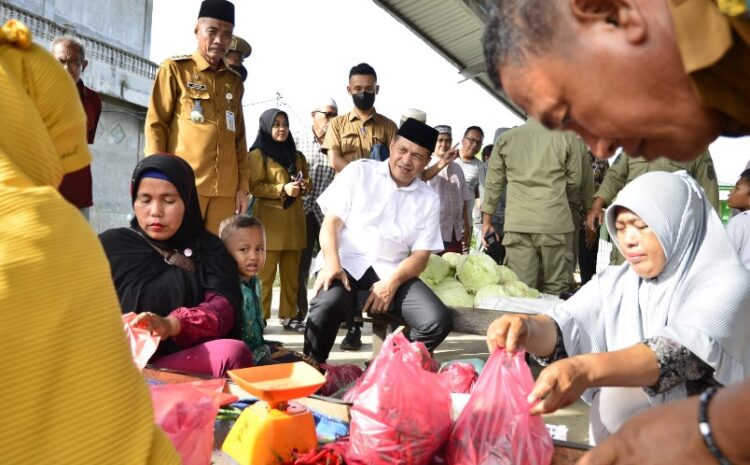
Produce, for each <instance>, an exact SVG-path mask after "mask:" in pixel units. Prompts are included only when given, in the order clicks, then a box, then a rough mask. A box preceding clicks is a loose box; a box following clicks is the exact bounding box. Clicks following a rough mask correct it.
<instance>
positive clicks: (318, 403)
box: [143, 309, 589, 465]
mask: <svg viewBox="0 0 750 465" xmlns="http://www.w3.org/2000/svg"><path fill="white" fill-rule="evenodd" d="M471 310H472V311H474V309H471ZM491 312H493V315H495V318H496V317H497V316H496V315H497V313H498V311H497V310H491ZM493 319H494V318H493ZM470 320H472V319H470ZM143 376H144V378H146V379H147V380H152V381H154V382H157V383H188V382H192V381H198V380H205V379H211V377H209V376H201V375H194V374H188V373H183V372H179V371H173V370H166V369H160V368H153V367H149V366H147V367H146V368H144V369H143ZM225 390H226V392H229V393H231V394H234V395H236V396H238V397H240V398H245V397H251V396H250V395H249V394H247V393H246V392H245V391H243V390H242V388H240V387H239V386H237V385H236V384H234V383H233V382H232V381H231V380H227V387H226V389H225ZM296 401H297V402H299V403H301V404H303V405H305V406H307V407H308V408H310V409H312V410H315V411H317V412H320V413H322V414H324V415H327V416H329V417H333V418H338V419H340V420H343V421H345V422H349V420H350V417H349V408H350V407H351V404H348V403H346V402H343V401H340V400H338V399H332V398H327V397H322V396H316V395H313V396H310V397H306V398H304V399H297V400H296ZM588 449H589V447H588V446H586V445H583V444H576V443H571V442H565V441H555V451H554V455H553V456H552V464H551V465H575V463H576V462H577V461H578V459H579V458H581V456H583V454H584V452H585V451H586V450H588Z"/></svg>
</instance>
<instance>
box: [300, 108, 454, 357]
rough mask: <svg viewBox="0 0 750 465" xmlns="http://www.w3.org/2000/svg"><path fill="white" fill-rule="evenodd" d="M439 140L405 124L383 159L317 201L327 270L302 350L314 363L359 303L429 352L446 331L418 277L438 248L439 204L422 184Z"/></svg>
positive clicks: (358, 169)
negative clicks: (392, 319) (398, 322)
mask: <svg viewBox="0 0 750 465" xmlns="http://www.w3.org/2000/svg"><path fill="white" fill-rule="evenodd" d="M436 141H437V131H436V130H435V129H433V128H431V127H429V126H427V125H426V124H424V123H421V122H419V121H417V120H415V119H413V118H409V119H407V120H406V122H404V124H403V125H402V126H401V128H400V129H399V130H398V132H397V135H396V137H395V138H394V140H393V142H392V143H391V146H390V157H389V158H388V159H387V160H385V161H382V162H377V161H372V160H366V159H364V160H358V161H355V162H352V163H350V164H349V165H347V167H346V168H344V169H343V170H342V171H341V173H339V175H338V176H337V177H336V178H335V179H334V181H333V183H331V185H330V186H329V188H328V189H327V190H326V191H325V192H323V194H322V195H321V196H320V197H319V198H318V204H320V206H321V208H322V209H323V213H324V214H325V218H324V220H323V225H322V227H321V231H320V247H321V254H322V258H323V262H324V264H323V267H322V269H321V270H320V272H319V273H318V278H317V280H316V282H315V287H314V289H313V292H314V293H316V294H317V295H316V297H315V298H314V299H313V300H312V301H311V302H310V313H309V315H308V319H307V327H306V331H305V349H304V351H305V354H307V355H309V356H311V357H313V358H314V359H315V360H317V361H318V362H320V363H323V362H325V361H326V360H327V359H328V354H329V353H330V351H331V348H332V347H333V344H334V341H335V339H336V333H337V332H338V327H339V324H341V323H342V322H343V321H346V320H347V318H348V317H349V316H350V313H351V312H352V311H353V309H354V308H356V306H357V305H356V304H357V302H358V301H364V306H363V308H362V310H363V311H365V312H369V313H370V314H378V313H392V314H394V315H395V316H400V317H402V318H403V319H404V320H405V321H406V323H407V324H408V325H409V327H410V328H411V332H410V333H409V338H410V339H411V340H417V341H421V342H423V343H424V344H425V345H426V346H427V348H428V349H430V350H432V349H434V348H435V347H437V346H438V345H439V344H440V343H441V342H442V341H443V339H445V337H446V336H447V335H448V333H449V332H450V330H451V327H452V320H451V317H450V314H449V313H448V309H447V308H446V307H445V305H444V304H443V303H442V302H440V300H439V299H438V298H437V296H435V294H434V293H433V292H432V291H431V290H430V289H429V288H428V287H427V285H426V284H424V283H423V282H422V281H420V280H419V278H418V276H419V274H420V273H421V272H422V271H423V270H424V269H425V267H426V266H427V260H428V259H429V256H430V253H432V252H439V251H440V250H442V248H443V241H442V236H441V234H440V200H439V198H438V195H437V194H436V193H435V191H434V190H432V189H431V188H430V187H429V186H427V184H425V183H424V182H423V181H422V180H421V179H420V176H421V175H422V172H423V171H424V169H425V167H426V166H427V163H428V162H429V160H430V155H431V153H432V151H433V149H434V148H435V143H436ZM321 290H322V291H321ZM368 292H369V294H368ZM365 296H366V297H365Z"/></svg>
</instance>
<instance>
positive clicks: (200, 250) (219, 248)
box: [99, 154, 242, 355]
mask: <svg viewBox="0 0 750 465" xmlns="http://www.w3.org/2000/svg"><path fill="white" fill-rule="evenodd" d="M153 170H156V171H158V172H159V173H161V174H163V175H164V176H165V177H167V178H169V181H170V182H171V183H172V184H173V185H174V186H175V188H176V189H177V192H178V193H179V194H180V197H181V198H182V201H183V202H184V204H185V214H184V216H183V219H182V224H181V225H180V228H179V229H178V230H177V232H176V233H175V234H174V235H173V236H172V237H170V238H169V239H167V240H164V241H155V240H153V239H151V238H149V237H148V235H147V234H146V233H145V232H144V231H143V230H142V229H141V227H140V225H139V224H138V220H137V218H135V217H134V218H133V219H132V221H131V222H130V225H131V227H130V228H117V229H110V230H108V231H105V232H104V233H102V234H101V235H100V236H99V238H100V240H101V242H102V245H103V246H104V251H105V253H106V254H107V258H108V259H109V263H110V268H111V271H112V279H113V281H114V284H115V288H116V289H117V296H118V297H119V299H120V307H121V309H122V312H123V313H127V312H144V311H148V312H153V313H156V314H157V315H160V316H164V317H166V316H168V315H169V313H170V312H171V311H172V310H174V309H176V308H179V307H195V306H197V305H198V304H200V303H201V302H203V301H204V296H205V293H206V292H207V291H208V292H213V293H216V294H219V295H221V296H223V297H224V298H226V299H227V300H228V301H229V302H230V303H231V304H232V306H233V307H234V309H235V325H234V328H231V329H230V331H229V334H228V335H229V336H230V337H235V336H236V335H238V330H237V328H239V323H240V321H239V319H238V316H239V311H240V309H241V306H242V293H241V290H240V287H239V280H238V278H237V264H236V262H235V261H234V259H233V258H232V256H231V255H230V254H229V252H227V250H226V248H225V247H224V243H223V242H222V241H221V240H220V239H219V238H218V237H216V236H214V235H213V234H211V233H210V232H208V231H206V229H205V227H204V226H203V218H202V217H201V212H200V205H199V204H198V194H197V192H196V187H195V174H194V173H193V169H192V168H191V167H190V165H188V164H187V162H185V160H183V159H182V158H179V157H177V156H175V155H169V154H156V155H151V156H148V157H146V158H144V159H143V160H141V161H140V162H139V163H138V164H137V165H136V167H135V170H134V171H133V176H132V178H131V184H130V196H131V199H132V201H133V203H135V198H136V196H137V194H138V186H139V185H140V182H141V179H142V178H143V174H144V173H146V172H147V171H153ZM147 241H148V242H147ZM149 242H150V243H151V244H153V245H155V246H157V247H159V248H161V249H164V250H177V251H179V252H181V253H183V254H185V255H190V259H191V260H193V262H194V263H195V266H196V271H195V273H191V272H189V271H185V270H183V269H181V268H178V267H176V266H173V265H170V264H168V263H167V262H166V261H165V260H164V258H163V256H162V255H160V254H159V253H158V252H157V251H155V250H154V249H153V247H152V246H151V245H149ZM187 249H189V251H188V250H187ZM176 350H177V347H176V346H174V344H173V343H172V342H171V339H170V340H167V341H162V343H161V344H159V350H158V351H157V355H166V353H169V352H174V351H176Z"/></svg>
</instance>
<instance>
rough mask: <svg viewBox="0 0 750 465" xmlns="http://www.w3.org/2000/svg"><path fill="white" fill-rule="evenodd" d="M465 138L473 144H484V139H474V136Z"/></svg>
mask: <svg viewBox="0 0 750 465" xmlns="http://www.w3.org/2000/svg"><path fill="white" fill-rule="evenodd" d="M464 140H467V141H469V142H471V143H472V144H476V145H482V142H483V141H482V139H474V138H473V137H464Z"/></svg>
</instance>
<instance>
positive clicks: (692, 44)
mask: <svg viewBox="0 0 750 465" xmlns="http://www.w3.org/2000/svg"><path fill="white" fill-rule="evenodd" d="M742 3H744V2H742ZM669 6H670V8H671V11H672V21H673V23H674V27H675V38H676V41H677V46H678V48H679V50H680V55H681V56H682V62H683V64H684V67H685V71H686V72H687V73H688V74H689V75H690V79H691V80H692V82H693V89H694V90H695V92H696V94H697V95H698V97H699V98H700V100H701V102H702V103H703V104H704V105H706V106H708V107H710V108H713V109H716V110H718V111H719V112H720V113H722V114H723V115H724V117H725V118H724V121H722V133H723V134H724V135H743V134H750V86H748V84H747V83H748V82H750V16H749V15H748V11H747V8H746V7H745V8H742V5H741V4H739V3H737V2H733V1H728V0H670V2H669ZM738 7H739V8H738ZM743 10H744V11H743Z"/></svg>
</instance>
